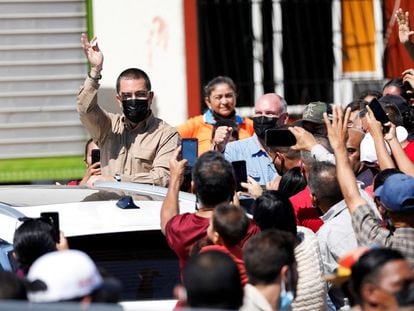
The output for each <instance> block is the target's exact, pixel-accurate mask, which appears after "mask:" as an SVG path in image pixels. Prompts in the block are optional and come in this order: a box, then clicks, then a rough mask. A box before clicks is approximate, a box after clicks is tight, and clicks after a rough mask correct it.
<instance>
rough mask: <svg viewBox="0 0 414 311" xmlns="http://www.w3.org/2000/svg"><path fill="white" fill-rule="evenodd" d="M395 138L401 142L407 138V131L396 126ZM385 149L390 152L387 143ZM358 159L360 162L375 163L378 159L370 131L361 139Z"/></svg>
mask: <svg viewBox="0 0 414 311" xmlns="http://www.w3.org/2000/svg"><path fill="white" fill-rule="evenodd" d="M396 132H397V139H398V141H399V142H402V141H404V140H406V139H407V137H408V132H407V130H406V129H405V128H404V127H402V126H397V128H396ZM385 147H386V148H387V151H388V153H389V154H391V149H390V147H389V146H388V144H385ZM360 161H361V162H368V163H376V162H377V161H378V156H377V152H376V150H375V144H374V139H373V138H372V136H371V134H370V133H366V134H365V136H364V138H363V139H362V141H361V145H360Z"/></svg>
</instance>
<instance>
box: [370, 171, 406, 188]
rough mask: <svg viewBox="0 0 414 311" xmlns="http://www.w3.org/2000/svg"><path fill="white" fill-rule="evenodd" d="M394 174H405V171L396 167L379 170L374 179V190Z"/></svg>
mask: <svg viewBox="0 0 414 311" xmlns="http://www.w3.org/2000/svg"><path fill="white" fill-rule="evenodd" d="M394 174H403V172H401V171H400V170H399V169H396V168H386V169H385V170H383V171H381V172H379V173H378V174H377V175H376V176H375V179H374V191H375V190H377V188H378V187H380V186H382V185H383V184H384V183H385V181H386V180H387V178H388V177H390V176H392V175H394Z"/></svg>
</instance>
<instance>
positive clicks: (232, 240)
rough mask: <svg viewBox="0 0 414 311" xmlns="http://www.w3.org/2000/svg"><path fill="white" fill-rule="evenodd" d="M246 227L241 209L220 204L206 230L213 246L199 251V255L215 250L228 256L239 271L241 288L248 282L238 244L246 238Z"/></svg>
mask: <svg viewBox="0 0 414 311" xmlns="http://www.w3.org/2000/svg"><path fill="white" fill-rule="evenodd" d="M248 227H249V218H248V217H247V215H246V213H245V211H244V210H243V209H242V208H241V207H238V206H235V205H231V204H221V205H219V206H217V207H216V208H215V209H214V212H213V217H212V218H211V220H210V226H209V227H208V229H207V236H208V239H209V240H210V241H211V242H212V243H213V244H214V245H207V246H204V247H202V248H201V250H200V252H201V253H202V252H206V251H210V250H217V251H221V252H224V253H226V254H228V255H230V257H231V258H232V259H233V260H234V262H235V263H236V265H237V267H238V269H239V272H240V278H241V283H242V285H243V286H244V285H245V284H246V283H247V281H248V280H247V275H246V270H245V268H244V262H243V250H242V248H241V247H240V246H239V243H240V241H242V240H243V238H244V237H245V236H246V234H247V229H248Z"/></svg>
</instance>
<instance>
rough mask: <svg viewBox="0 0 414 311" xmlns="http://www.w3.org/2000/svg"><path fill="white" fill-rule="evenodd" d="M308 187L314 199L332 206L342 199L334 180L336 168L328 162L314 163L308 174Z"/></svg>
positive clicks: (336, 180)
mask: <svg viewBox="0 0 414 311" xmlns="http://www.w3.org/2000/svg"><path fill="white" fill-rule="evenodd" d="M308 185H309V188H310V190H311V193H312V194H314V195H315V196H316V198H317V199H318V200H319V201H321V202H325V203H326V204H328V205H329V206H333V205H335V204H336V203H338V202H339V201H341V200H342V199H343V195H342V192H341V188H340V187H339V183H338V179H337V178H336V167H335V165H333V164H331V163H329V162H325V161H323V162H315V163H314V164H313V165H312V167H311V169H310V172H309V178H308Z"/></svg>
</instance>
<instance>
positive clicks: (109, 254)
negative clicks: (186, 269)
mask: <svg viewBox="0 0 414 311" xmlns="http://www.w3.org/2000/svg"><path fill="white" fill-rule="evenodd" d="M68 242H69V246H70V248H72V249H79V250H82V251H84V252H86V253H87V254H89V256H91V258H92V259H93V260H94V261H95V263H96V264H97V266H98V267H99V268H102V269H103V270H104V271H103V272H104V273H108V274H109V275H111V276H114V277H116V278H118V279H119V280H120V281H121V282H122V285H123V292H122V295H121V300H145V299H157V300H159V299H172V298H173V289H174V286H175V285H176V284H178V283H179V282H180V274H179V267H178V259H177V257H176V255H175V253H174V252H173V251H172V250H171V249H170V248H169V246H168V245H167V243H166V241H165V237H164V236H163V235H162V234H161V232H160V231H159V230H155V231H139V232H123V233H111V234H99V235H90V236H79V237H71V238H68Z"/></svg>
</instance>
